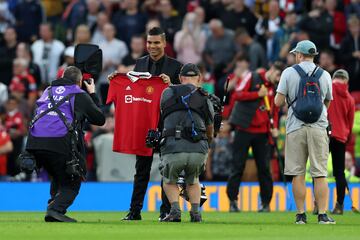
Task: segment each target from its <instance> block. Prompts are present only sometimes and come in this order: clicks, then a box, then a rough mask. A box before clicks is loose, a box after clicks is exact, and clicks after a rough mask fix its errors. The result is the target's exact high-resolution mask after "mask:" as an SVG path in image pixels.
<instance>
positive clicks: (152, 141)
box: [145, 129, 161, 148]
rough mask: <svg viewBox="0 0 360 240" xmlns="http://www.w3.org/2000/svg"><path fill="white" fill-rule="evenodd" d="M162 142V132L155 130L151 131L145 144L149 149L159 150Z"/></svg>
mask: <svg viewBox="0 0 360 240" xmlns="http://www.w3.org/2000/svg"><path fill="white" fill-rule="evenodd" d="M160 140H161V132H160V131H158V130H154V129H149V131H148V133H147V136H146V139H145V143H146V147H148V148H158V147H159V144H160Z"/></svg>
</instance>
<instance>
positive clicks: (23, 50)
mask: <svg viewBox="0 0 360 240" xmlns="http://www.w3.org/2000/svg"><path fill="white" fill-rule="evenodd" d="M16 58H23V59H25V60H26V61H27V62H28V64H29V66H28V71H29V74H30V75H31V76H33V77H34V79H35V81H36V85H37V86H38V87H39V86H40V85H41V71H40V67H39V65H37V64H36V63H34V61H33V59H32V53H31V49H30V45H29V44H27V43H23V42H21V43H19V44H18V45H17V47H16Z"/></svg>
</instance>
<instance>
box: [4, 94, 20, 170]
mask: <svg viewBox="0 0 360 240" xmlns="http://www.w3.org/2000/svg"><path fill="white" fill-rule="evenodd" d="M5 107H6V116H5V121H4V124H5V128H6V130H7V132H8V133H9V135H10V138H11V141H12V143H13V145H14V149H13V151H12V152H11V153H10V154H9V155H8V164H7V168H8V175H11V176H15V175H17V174H18V173H19V172H20V169H19V164H18V163H17V161H16V160H17V157H18V156H19V154H20V152H21V150H22V146H23V138H24V135H25V121H24V117H23V115H22V114H21V112H20V111H19V109H18V107H19V102H18V100H17V99H16V98H15V97H13V96H10V97H9V100H8V101H7V103H6V105H5Z"/></svg>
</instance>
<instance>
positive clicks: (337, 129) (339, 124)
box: [328, 79, 355, 143]
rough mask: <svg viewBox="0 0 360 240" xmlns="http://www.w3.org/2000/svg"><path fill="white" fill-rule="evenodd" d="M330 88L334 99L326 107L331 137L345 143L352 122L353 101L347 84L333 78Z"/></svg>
mask: <svg viewBox="0 0 360 240" xmlns="http://www.w3.org/2000/svg"><path fill="white" fill-rule="evenodd" d="M332 88H333V98H334V100H333V101H332V102H331V104H330V107H329V109H328V114H329V120H330V123H331V125H332V132H331V137H332V138H335V139H336V140H338V141H340V142H342V143H346V142H347V140H348V139H349V137H350V134H351V129H352V126H353V124H354V113H355V101H354V99H353V98H352V96H351V95H350V93H349V91H348V84H345V83H343V82H342V81H340V80H336V79H335V80H334V81H333V83H332Z"/></svg>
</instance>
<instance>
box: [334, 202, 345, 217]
mask: <svg viewBox="0 0 360 240" xmlns="http://www.w3.org/2000/svg"><path fill="white" fill-rule="evenodd" d="M331 214H334V215H343V214H344V204H339V203H338V202H336V204H335V208H334V209H333V210H332V211H331Z"/></svg>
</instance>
